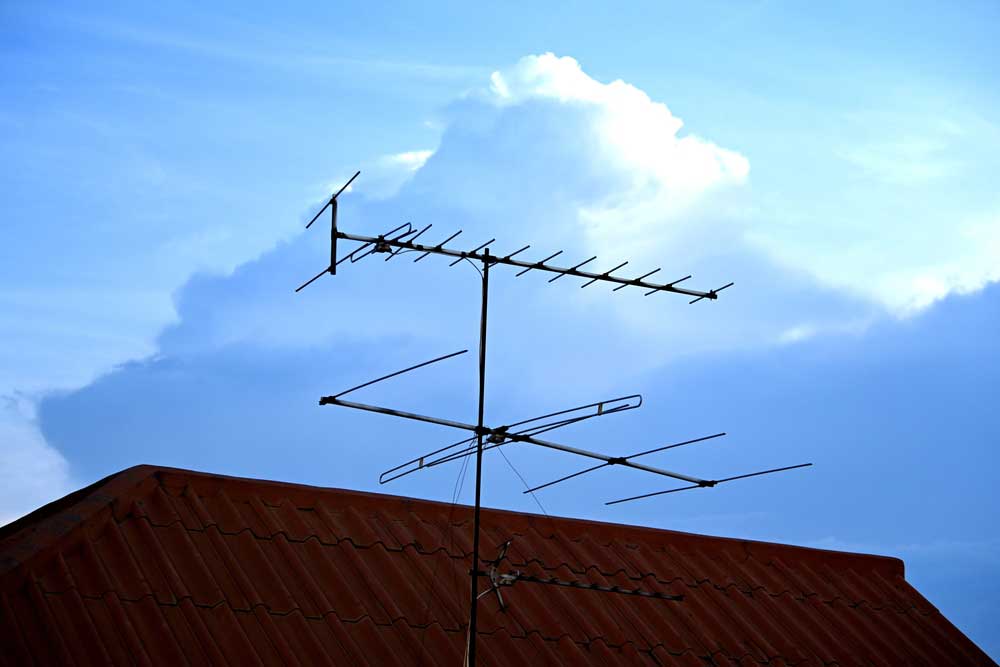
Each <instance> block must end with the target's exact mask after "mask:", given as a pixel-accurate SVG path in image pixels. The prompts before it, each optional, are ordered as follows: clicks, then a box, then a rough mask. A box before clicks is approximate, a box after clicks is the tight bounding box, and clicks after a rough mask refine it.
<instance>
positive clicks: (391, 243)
mask: <svg viewBox="0 0 1000 667" xmlns="http://www.w3.org/2000/svg"><path fill="white" fill-rule="evenodd" d="M360 173H361V172H360V171H358V172H356V173H355V174H354V175H353V176H352V177H351V178H350V179H349V180H348V181H347V183H345V184H344V185H343V187H341V188H340V190H338V191H337V192H336V193H335V194H334V195H333V196H331V197H330V199H329V201H328V202H327V203H326V204H325V205H324V206H323V208H321V209H320V210H319V212H318V213H316V215H315V216H313V218H312V220H310V221H309V223H308V224H307V225H306V228H309V227H311V226H312V224H313V223H314V222H316V220H317V219H319V217H320V215H322V214H323V212H324V211H326V209H327V208H329V209H330V265H329V266H328V267H325V268H324V269H323V270H322V271H320V272H319V273H317V274H316V275H315V276H313V277H312V278H310V279H309V280H307V281H306V282H305V283H303V284H302V285H300V286H299V287H298V288H296V290H295V291H296V292H299V291H301V290H303V289H305V288H306V287H308V286H309V285H311V284H312V283H313V282H315V281H316V280H318V279H319V278H320V277H322V276H323V275H324V274H326V273H329V274H330V275H336V274H337V267H338V266H339V265H340V264H342V263H343V262H345V261H348V260H350V262H351V263H352V264H354V263H356V262H358V261H360V260H362V259H364V258H366V257H368V256H370V255H373V254H385V255H387V256H386V257H385V261H389V260H391V259H394V258H396V257H398V256H399V255H401V254H403V253H406V252H418V253H420V255H419V256H417V257H416V258H415V259H414V260H413V261H414V262H419V261H421V260H422V259H424V258H425V257H427V256H429V255H441V256H444V257H449V258H453V259H454V261H452V262H451V263H450V264H449V266H455V265H456V264H459V263H460V262H463V261H465V262H468V263H469V264H470V265H471V266H473V268H475V269H477V271H478V273H479V274H480V277H481V288H482V290H481V294H482V297H481V308H480V315H479V402H478V412H477V417H476V423H475V424H467V423H463V422H459V421H454V420H450V419H442V418H438V417H432V416H428V415H420V414H415V413H412V412H405V411H402V410H396V409H392V408H386V407H382V406H377V405H369V404H365V403H357V402H354V401H347V400H344V399H342V398H341V397H342V396H344V395H346V394H348V393H350V392H353V391H356V390H359V389H362V388H364V387H368V386H371V385H373V384H376V383H378V382H382V381H384V380H388V379H390V378H393V377H396V376H398V375H401V374H403V373H407V372H410V371H413V370H416V369H418V368H422V367H424V366H428V365H430V364H433V363H437V362H439V361H444V360H446V359H449V358H451V357H455V356H458V355H460V354H464V353H465V352H467V351H468V350H462V351H460V352H454V353H452V354H447V355H444V356H441V357H437V358H435V359H432V360H430V361H426V362H423V363H420V364H417V365H414V366H411V367H409V368H405V369H403V370H401V371H396V372H394V373H390V374H388V375H384V376H382V377H380V378H377V379H375V380H371V381H369V382H365V383H363V384H360V385H357V386H355V387H352V388H351V389H347V390H345V391H342V392H340V393H339V394H335V395H332V396H324V397H322V398H320V399H319V404H320V405H339V406H342V407H347V408H353V409H356V410H364V411H368V412H377V413H380V414H386V415H391V416H395V417H402V418H405V419H412V420H416V421H422V422H426V423H431V424H438V425H441V426H447V427H450V428H455V429H459V430H463V431H466V432H471V433H472V434H473V435H472V436H471V437H467V438H465V439H464V440H460V441H458V442H456V443H453V444H450V445H446V446H445V447H441V448H439V449H436V450H434V451H432V452H430V453H428V454H425V455H423V456H420V457H418V458H416V459H413V460H411V461H407V462H406V463H404V464H402V465H399V466H396V467H395V468H391V469H390V470H387V471H385V472H384V473H382V475H381V476H380V477H379V483H380V484H384V483H386V482H389V481H392V480H394V479H398V478H400V477H403V476H405V475H408V474H410V473H413V472H416V471H418V470H423V469H425V468H431V467H434V466H437V465H441V464H444V463H448V462H451V461H456V460H459V459H461V458H465V457H467V456H470V455H472V453H473V452H472V451H471V450H472V447H473V443H474V445H475V452H474V453H475V456H476V488H475V505H474V510H473V511H474V515H473V539H472V544H473V546H472V566H471V568H470V570H469V575H470V578H471V584H472V585H471V592H470V598H469V641H468V648H467V654H466V655H467V665H470V666H471V665H475V664H476V636H477V617H478V614H477V611H478V601H479V599H480V598H482V597H483V596H485V595H486V594H488V593H490V592H495V593H496V596H497V600H498V602H499V604H500V608H501V610H502V609H503V608H504V606H505V603H504V601H503V598H502V597H501V595H500V589H499V587H500V586H509V585H512V584H514V583H515V582H517V581H525V582H531V583H538V584H549V585H558V586H566V587H570V588H577V589H585V590H602V591H606V592H612V593H620V594H628V595H640V596H644V597H653V598H659V599H664V600H674V601H678V600H680V599H681V596H675V595H667V594H663V593H657V592H650V591H641V590H638V589H636V590H626V589H618V588H603V587H600V586H597V585H595V584H587V583H580V582H571V581H563V580H557V579H552V578H541V577H533V576H529V575H523V574H521V573H520V572H514V573H512V574H510V573H508V574H500V573H499V572H498V567H499V566H500V564H501V562H502V561H503V560H504V559H505V558H506V553H507V548H508V547H509V544H510V541H509V540H508V542H506V543H505V544H504V545H502V546H501V551H500V554H499V555H498V556H497V558H495V559H494V560H492V561H485V560H482V559H481V558H480V555H479V554H480V540H479V536H480V509H481V500H482V495H481V494H482V467H483V452H484V451H487V450H489V449H494V448H497V447H501V446H504V445H507V444H510V443H514V442H521V443H528V444H532V445H536V446H540V447H544V448H547V449H554V450H558V451H562V452H566V453H569V454H574V455H577V456H582V457H585V458H588V459H590V460H592V461H597V462H598V463H597V464H596V465H592V466H591V467H589V468H586V469H584V470H580V471H578V472H575V473H572V474H570V475H566V476H564V477H561V478H559V479H556V480H553V481H551V482H547V483H545V484H541V485H539V486H536V487H534V488H529V489H527V490H526V491H525V493H533V492H535V491H538V490H540V489H543V488H547V487H550V486H553V485H555V484H558V483H561V482H565V481H567V480H570V479H573V478H576V477H579V476H581V475H584V474H587V473H590V472H594V471H596V470H599V469H601V468H605V467H610V466H616V465H618V466H622V467H627V468H632V469H635V470H642V471H645V472H649V473H652V474H654V475H657V476H660V477H668V478H672V479H675V480H679V481H682V482H686V483H687V486H681V487H677V488H673V489H667V490H665V491H654V492H651V493H646V494H641V495H636V496H632V497H629V498H622V499H619V500H613V501H610V502H608V503H606V504H608V505H613V504H617V503H623V502H628V501H633V500H639V499H642V498H648V497H652V496H659V495H663V494H668V493H674V492H677V491H686V490H688V489H698V488H710V487H714V486H716V485H717V484H722V483H725V482H730V481H736V480H739V479H746V478H749V477H756V476H759V475H767V474H771V473H777V472H783V471H786V470H792V469H795V468H802V467H806V466H810V465H812V464H811V463H803V464H799V465H795V466H786V467H782V468H773V469H770V470H762V471H758V472H751V473H747V474H743V475H737V476H734V477H727V478H723V479H701V478H698V477H694V476H690V475H686V474H683V473H678V472H673V471H670V470H665V469H662V468H657V467H653V466H649V465H646V464H644V463H639V462H636V461H635V460H634V459H637V458H639V457H643V456H647V455H650V454H654V453H658V452H662V451H665V450H668V449H672V448H674V447H680V446H683V445H689V444H695V443H698V442H703V441H706V440H711V439H714V438H718V437H720V436H723V435H725V433H716V434H714V435H710V436H704V437H701V438H695V439H692V440H686V441H683V442H679V443H674V444H671V445H666V446H662V447H656V448H653V449H648V450H645V451H641V452H637V453H635V454H631V455H629V456H608V455H605V454H600V453H597V452H591V451H587V450H583V449H579V448H577V447H571V446H568V445H564V444H560V443H557V442H553V441H550V440H543V439H541V438H538V437H537V436H538V435H540V434H541V433H545V432H547V431H552V430H555V429H558V428H562V427H563V426H568V425H570V424H575V423H578V422H581V421H585V420H588V419H592V418H594V417H600V416H605V415H610V414H613V413H616V412H622V411H625V410H632V409H635V408H638V407H639V406H640V405H642V397H641V396H638V395H633V396H625V397H621V398H616V399H609V400H606V401H600V402H597V403H591V404H588V405H583V406H578V407H576V408H570V409H567V410H561V411H559V412H555V413H550V414H547V415H542V416H540V417H534V418H531V419H526V420H522V421H520V422H515V423H513V424H508V425H501V426H496V427H490V426H487V425H486V423H485V405H486V337H487V315H488V311H489V280H490V270H491V268H493V267H496V266H500V265H505V266H512V267H515V268H518V269H520V271H518V272H517V273H516V274H515V276H516V277H520V276H523V275H524V274H526V273H528V272H530V271H542V272H545V273H552V274H554V275H553V276H552V277H551V278H549V280H548V282H550V283H552V282H555V281H556V280H559V279H560V278H563V277H565V276H575V277H577V278H583V279H586V281H587V282H585V283H584V284H582V285H581V286H580V287H581V288H583V287H588V286H590V285H592V284H594V283H597V282H603V283H609V284H613V285H615V287H614V288H613V290H612V291H615V292H617V291H618V290H621V289H624V288H626V287H638V288H640V289H643V290H645V295H646V296H650V295H652V294H655V293H657V292H670V293H674V294H680V295H683V296H686V297H689V298H690V301H689V303H691V304H693V303H697V302H699V301H702V300H704V299H708V300H711V301H714V300H716V299H717V298H718V296H719V292H721V291H723V290H725V289H727V288H729V287H732V285H733V283H731V282H730V283H727V284H725V285H723V286H722V287H717V288H715V289H710V290H707V291H701V290H694V289H688V288H685V287H678V285H679V284H680V283H682V282H685V281H686V280H688V279H689V278H691V276H689V275H688V276H684V277H683V278H679V279H677V280H674V281H672V282H669V283H653V282H649V281H648V280H647V279H648V278H649V277H650V276H652V275H653V274H655V273H657V272H659V271H660V269H659V268H656V269H654V270H652V271H649V272H647V273H645V274H643V275H641V276H639V277H637V278H625V277H619V276H615V275H612V274H613V273H614V272H615V271H618V270H619V269H621V268H623V267H624V266H625V265H627V264H628V262H627V261H626V262H622V263H620V264H618V265H617V266H615V267H614V268H612V269H609V270H607V271H604V272H603V273H594V272H591V271H587V270H584V269H582V268H581V267H583V266H585V265H587V264H590V263H591V262H593V261H594V260H596V259H597V257H596V256H595V257H591V258H589V259H587V260H584V261H582V262H579V263H578V264H575V265H573V266H570V267H560V266H556V265H553V264H549V261H550V260H553V259H555V258H556V257H558V256H559V255H561V254H562V252H563V251H562V250H559V251H558V252H555V253H553V254H551V255H549V256H548V257H546V258H545V259H542V260H539V261H535V262H529V261H524V260H522V259H517V258H516V256H517V255H520V254H521V253H522V252H524V251H526V250H528V249H529V248H530V247H531V246H528V245H526V246H524V247H522V248H520V249H518V250H515V251H514V252H511V253H509V254H507V255H500V254H494V253H491V252H490V249H489V246H490V245H491V244H492V243H494V242H495V240H496V239H490V240H489V241H487V242H486V243H483V244H480V245H479V246H477V247H476V248H474V249H472V250H457V249H453V248H448V247H446V244H448V243H450V242H451V241H453V240H454V239H455V238H456V237H458V235H459V234H461V233H462V230H459V231H457V232H455V233H454V234H452V235H451V236H449V237H448V238H446V239H445V240H443V241H441V242H440V243H438V244H436V245H427V244H423V243H418V242H417V240H418V239H419V238H420V237H421V236H422V235H423V234H424V233H425V232H427V231H428V230H429V229H430V228H431V225H427V226H426V227H424V228H422V229H420V230H417V229H416V228H414V227H413V226H412V225H411V224H410V223H408V222H407V223H404V224H402V225H400V226H398V227H396V228H395V229H392V230H390V231H388V232H385V233H383V234H379V235H378V236H362V235H358V234H349V233H346V232H343V231H341V230H340V229H339V228H338V227H337V198H338V197H339V196H340V195H341V194H342V193H343V192H344V191H346V190H347V188H348V186H350V184H351V183H352V182H353V181H354V179H356V178H357V177H358V175H359V174H360ZM338 240H343V241H352V242H356V243H358V244H359V245H357V246H356V247H355V248H354V249H353V250H351V252H349V253H347V254H346V255H344V256H343V257H338V255H337V241H338ZM477 265H478V266H477ZM480 267H481V268H480ZM459 448H461V449H459ZM456 450H457V451H456ZM526 486H527V485H526ZM480 563H486V564H488V565H489V566H490V567H489V569H488V570H486V571H484V570H481V569H480ZM480 577H484V578H486V579H487V580H488V581H489V582H490V588H488V589H487V590H486V591H483V592H480V591H479V578H480Z"/></svg>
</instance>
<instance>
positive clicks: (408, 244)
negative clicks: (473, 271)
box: [339, 232, 724, 299]
mask: <svg viewBox="0 0 1000 667" xmlns="http://www.w3.org/2000/svg"><path fill="white" fill-rule="evenodd" d="M339 236H340V238H342V239H349V240H351V241H359V242H362V243H364V242H366V241H375V240H377V239H373V238H372V237H369V236H358V235H357V234H347V233H345V232H340V234H339ZM446 242H447V239H446V240H445V241H444V242H442V243H441V244H438V245H436V246H431V245H425V244H421V243H414V242H412V241H392V240H388V239H386V240H385V243H386V244H387V245H389V246H392V247H397V248H406V249H407V250H416V251H418V252H421V253H422V254H421V256H420V257H418V258H417V259H416V260H414V261H418V260H419V259H422V258H423V257H425V256H427V255H428V254H431V253H433V254H438V255H444V256H446V257H451V258H453V259H458V258H459V257H462V256H463V253H464V256H465V257H467V258H468V259H470V260H475V261H480V262H481V261H484V259H485V257H484V255H483V254H482V253H470V252H468V251H467V250H454V249H452V248H445V247H443V245H444V243H446ZM561 253H562V251H559V252H557V253H554V254H553V255H550V256H549V257H546V258H545V259H544V260H542V261H540V262H528V261H522V260H520V259H516V258H507V257H501V256H494V255H491V256H490V262H491V263H493V264H506V265H508V266H515V267H520V268H521V269H523V270H522V271H519V272H518V273H517V274H516V275H518V276H521V275H524V274H525V273H527V272H528V271H531V270H533V269H538V270H539V271H547V272H549V273H558V274H560V275H571V276H576V277H578V278H586V279H592V278H598V279H599V280H601V281H604V282H608V283H614V284H616V285H623V286H626V287H642V288H645V289H647V290H650V289H657V290H660V291H664V292H673V293H676V294H684V295H687V296H689V297H695V298H696V297H701V298H703V299H715V298H717V293H718V292H719V291H721V290H722V289H724V288H719V289H717V290H713V291H709V292H702V291H699V290H692V289H686V288H683V287H678V286H676V285H670V284H666V285H659V284H656V283H650V282H645V281H644V280H642V279H639V278H634V279H630V278H619V277H617V276H604V275H602V274H600V273H594V272H592V271H583V270H581V269H580V268H579V267H580V266H582V265H583V264H585V263H586V262H584V263H581V264H577V265H576V266H575V267H569V268H565V267H560V266H551V265H549V264H546V263H545V262H547V261H549V260H550V259H552V258H553V257H556V256H557V255H559V254H561ZM588 261H589V260H588ZM649 275H652V274H649Z"/></svg>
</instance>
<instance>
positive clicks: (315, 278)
mask: <svg viewBox="0 0 1000 667" xmlns="http://www.w3.org/2000/svg"><path fill="white" fill-rule="evenodd" d="M329 271H330V269H329V268H326V269H323V270H322V271H320V272H319V273H317V274H316V275H315V276H313V277H312V278H310V279H309V280H307V281H305V282H304V283H302V284H301V285H299V286H298V287H296V288H295V291H296V292H301V291H302V290H304V289H305V288H307V287H309V286H310V285H312V284H313V283H314V282H316V281H317V280H319V278H320V276H322V275H324V274H326V273H327V272H329ZM286 294H287V292H286Z"/></svg>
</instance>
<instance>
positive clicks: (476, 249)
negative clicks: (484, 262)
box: [448, 239, 496, 266]
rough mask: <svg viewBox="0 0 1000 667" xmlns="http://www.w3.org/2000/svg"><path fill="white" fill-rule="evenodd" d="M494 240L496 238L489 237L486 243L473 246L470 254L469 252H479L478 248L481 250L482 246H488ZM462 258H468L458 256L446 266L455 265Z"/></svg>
mask: <svg viewBox="0 0 1000 667" xmlns="http://www.w3.org/2000/svg"><path fill="white" fill-rule="evenodd" d="M494 241H496V239H490V240H489V241H487V242H486V243H484V244H482V245H479V246H476V247H475V248H473V249H472V250H471V251H470V254H471V253H475V252H479V251H480V250H482V249H483V248H485V247H486V246H488V245H489V244H491V243H493V242H494ZM463 259H468V258H467V257H459V258H458V259H456V260H455V261H454V262H452V263H451V264H449V265H448V266H455V265H456V264H458V263H459V262H461V261H462V260H463Z"/></svg>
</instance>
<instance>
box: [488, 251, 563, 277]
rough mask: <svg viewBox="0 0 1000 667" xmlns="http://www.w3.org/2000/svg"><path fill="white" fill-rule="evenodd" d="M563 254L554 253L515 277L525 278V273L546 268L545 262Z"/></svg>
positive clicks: (560, 252)
mask: <svg viewBox="0 0 1000 667" xmlns="http://www.w3.org/2000/svg"><path fill="white" fill-rule="evenodd" d="M562 252H563V251H562V250H560V251H559V252H554V253H552V254H551V255H549V256H548V257H546V258H545V259H543V260H541V261H538V262H535V263H534V264H532V265H531V266H529V267H528V268H526V269H525V270H524V271H519V272H518V273H516V274H514V277H515V278H517V277H520V276H523V275H524V274H525V273H527V272H528V271H531V270H532V269H540V268H542V267H543V266H545V262H547V261H549V260H550V259H553V258H555V257H558V256H559V255H561V254H562ZM500 261H503V260H500ZM503 263H504V264H506V263H507V262H506V261H504V262H503ZM515 266H517V265H516V264H515Z"/></svg>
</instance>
